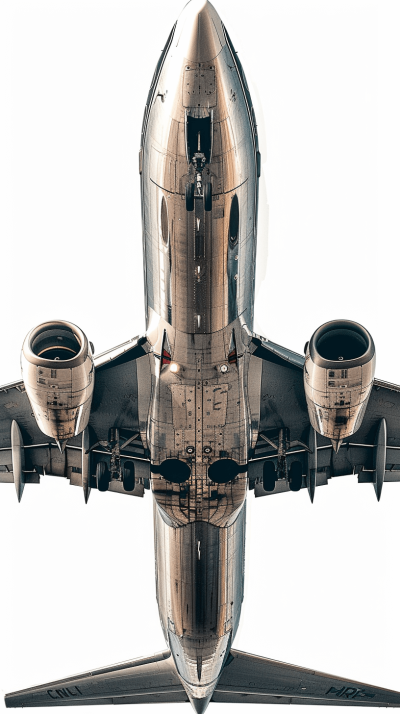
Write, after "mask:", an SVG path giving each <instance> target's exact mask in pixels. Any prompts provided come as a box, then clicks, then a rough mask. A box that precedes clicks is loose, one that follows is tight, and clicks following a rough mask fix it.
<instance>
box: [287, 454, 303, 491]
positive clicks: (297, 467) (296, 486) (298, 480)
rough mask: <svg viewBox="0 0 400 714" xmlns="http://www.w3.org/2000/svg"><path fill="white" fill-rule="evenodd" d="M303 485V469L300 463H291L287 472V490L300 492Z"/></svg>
mask: <svg viewBox="0 0 400 714" xmlns="http://www.w3.org/2000/svg"><path fill="white" fill-rule="evenodd" d="M302 483H303V467H302V464H301V461H293V463H292V465H291V467H290V471H289V488H290V490H291V491H300V489H301V485H302Z"/></svg>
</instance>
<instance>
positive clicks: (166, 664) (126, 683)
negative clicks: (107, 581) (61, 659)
mask: <svg viewBox="0 0 400 714" xmlns="http://www.w3.org/2000/svg"><path fill="white" fill-rule="evenodd" d="M180 701H188V699H187V695H186V692H185V690H184V689H183V687H182V684H181V682H180V680H179V677H178V675H177V673H176V669H175V666H174V663H173V660H172V657H171V653H170V651H169V650H166V651H165V652H160V653H159V654H157V655H154V656H153V657H147V658H142V659H135V660H132V661H129V662H123V663H121V664H116V665H113V666H111V667H105V668H103V669H98V670H94V671H92V672H85V673H83V674H78V675H76V676H73V677H66V678H65V679H59V680H57V681H55V682H48V683H47V684H43V685H41V686H38V687H30V688H28V689H23V690H21V691H19V692H12V693H10V694H6V696H5V703H6V707H9V708H15V707H46V706H47V707H50V706H77V705H82V704H88V705H90V704H136V703H137V704H143V703H146V702H180Z"/></svg>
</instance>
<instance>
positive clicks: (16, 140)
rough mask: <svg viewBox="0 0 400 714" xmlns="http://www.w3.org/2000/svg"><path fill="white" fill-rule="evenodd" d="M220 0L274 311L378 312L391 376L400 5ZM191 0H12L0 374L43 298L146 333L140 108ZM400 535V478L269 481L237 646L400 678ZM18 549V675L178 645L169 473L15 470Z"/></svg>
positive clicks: (6, 568)
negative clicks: (296, 486)
mask: <svg viewBox="0 0 400 714" xmlns="http://www.w3.org/2000/svg"><path fill="white" fill-rule="evenodd" d="M215 4H216V8H217V10H218V11H219V13H220V15H221V17H222V20H223V21H224V22H225V24H226V25H227V27H228V30H229V32H230V35H231V38H232V40H233V43H234V45H235V47H236V49H237V50H238V51H239V54H240V58H241V60H242V63H243V65H244V69H245V72H246V74H247V78H248V81H249V83H250V88H251V91H252V96H253V100H254V103H255V106H256V114H257V118H258V123H259V128H260V135H261V151H262V159H263V176H262V185H261V211H260V224H259V261H258V271H259V281H258V302H257V325H256V327H257V330H258V331H260V332H262V333H263V334H266V335H267V336H268V337H270V339H272V340H274V341H276V342H279V343H282V344H284V345H286V346H288V347H290V348H292V349H294V350H296V351H298V352H301V351H302V348H303V345H304V343H305V342H306V340H307V339H309V337H310V336H311V334H312V332H313V331H314V330H315V329H316V328H317V327H318V326H319V325H320V324H321V323H323V322H325V321H326V320H330V319H333V318H343V317H344V318H349V319H353V320H357V321H359V322H361V323H362V324H364V325H365V326H366V327H367V328H368V329H369V330H370V332H371V333H372V335H373V337H374V339H375V342H376V348H377V354H378V362H377V376H379V377H381V378H383V379H387V380H388V381H392V382H400V364H399V354H400V344H399V312H400V311H399V308H398V305H399V281H398V265H399V258H400V250H399V237H400V236H399V224H400V221H399V195H400V178H399V176H400V143H399V126H400V116H399V78H398V72H399V66H400V58H399V52H398V44H399V43H398V29H399V20H400V11H399V5H398V3H396V2H395V1H394V0H393V2H382V0H381V1H380V2H378V1H376V2H371V1H370V0H335V2H332V1H331V0H330V1H329V2H328V1H327V0H301V1H299V0H266V1H265V2H263V3H261V2H259V1H257V0H247V1H246V2H239V1H238V0H218V1H217V0H216V3H215ZM181 8H182V4H181V0H168V2H166V1H165V0H152V2H147V3H139V2H134V0H130V1H129V2H128V1H127V0H3V3H2V5H1V16H0V28H1V30H0V32H1V37H0V48H1V53H2V57H1V58H0V60H1V61H0V66H1V95H0V96H1V116H0V122H1V131H0V142H1V144H0V150H1V157H0V159H1V162H0V171H1V193H0V196H1V203H2V205H1V211H0V222H1V223H0V231H1V234H0V235H1V251H0V294H1V297H0V305H1V369H0V381H1V383H6V382H8V381H12V380H14V379H17V378H18V377H19V352H20V348H21V344H22V341H23V338H24V337H25V334H26V333H27V332H28V330H29V329H30V328H31V327H33V326H34V325H37V324H39V323H40V322H41V321H43V320H47V319H51V318H62V319H67V320H71V321H72V322H75V323H77V324H78V325H79V326H80V327H81V328H82V329H83V330H84V331H85V332H86V334H87V335H88V337H89V339H91V340H92V341H93V342H94V344H95V347H96V351H97V352H100V351H102V350H103V349H106V348H108V347H111V346H113V345H115V344H118V343H119V342H122V341H124V340H125V339H128V338H129V337H132V336H133V335H135V334H138V333H141V332H143V329H144V311H143V278H142V249H141V222H140V201H139V174H138V149H139V138H140V128H141V122H142V114H143V109H144V104H145V100H146V96H147V91H148V88H149V85H150V81H151V78H152V75H153V71H154V67H155V64H156V61H157V59H158V56H159V53H160V51H161V49H162V47H163V45H164V43H165V41H166V38H167V36H168V33H169V31H170V28H171V26H172V24H173V23H174V21H175V19H176V17H177V16H178V14H179V12H180V10H181ZM267 195H268V199H267ZM267 201H268V204H269V225H268V220H267V216H268V209H267ZM267 235H268V244H267ZM267 252H268V254H269V255H268V264H267V267H266V268H265V256H266V253H267ZM399 542H400V484H385V485H384V490H383V496H382V500H381V503H380V504H379V505H378V504H377V503H376V500H375V497H374V493H373V490H372V488H371V487H369V486H358V485H357V483H356V479H354V478H353V477H348V478H346V479H337V480H336V482H333V483H332V482H331V483H330V484H329V486H328V487H325V488H321V489H319V490H318V492H317V494H316V498H315V503H314V505H313V506H311V505H310V503H309V501H308V496H307V493H306V492H305V491H302V492H301V493H298V494H287V495H281V496H276V497H272V498H265V499H259V500H257V501H255V500H254V498H253V495H252V494H250V496H249V521H248V535H247V560H246V593H245V601H244V608H243V615H242V620H241V627H240V630H239V634H238V636H237V639H236V641H235V647H237V648H238V649H243V650H246V651H248V652H253V653H255V654H260V655H265V656H268V657H271V658H275V659H281V660H284V661H286V662H291V663H293V664H298V665H303V666H307V667H311V668H315V669H320V670H322V671H327V672H332V673H334V674H338V675H342V676H344V677H349V678H354V679H359V680H361V681H366V682H371V683H374V684H377V685H380V686H384V687H389V688H393V689H400V669H399V663H400V652H399V644H398V643H399V639H400V608H399V597H400V579H399V560H400V555H399V549H400V543H399ZM0 563H1V581H0V688H1V690H3V692H6V691H13V690H16V689H20V688H23V687H25V686H29V685H33V684H38V683H41V682H45V681H49V680H51V679H55V678H58V677H64V676H67V675H70V674H73V673H76V672H80V671H84V670H87V669H92V668H95V667H97V666H102V665H106V664H111V663H113V662H117V661H121V660H124V659H130V658H133V657H140V656H145V655H148V654H151V653H153V652H155V651H159V650H161V649H163V648H164V646H165V645H164V641H163V638H162V634H161V628H160V625H159V621H158V613H157V608H156V602H155V585H154V561H153V535H152V504H151V497H150V495H149V494H148V493H147V494H146V497H145V498H144V499H143V501H142V500H139V499H134V498H122V497H120V496H118V495H114V494H108V495H105V494H100V493H97V492H94V493H92V495H91V498H90V502H89V504H88V505H87V506H85V505H84V503H83V495H82V492H81V490H80V489H77V488H70V487H69V486H68V484H67V483H66V482H64V481H57V480H55V479H50V478H44V479H42V486H41V488H37V487H34V486H31V487H27V488H26V490H25V493H24V496H23V500H22V503H21V504H20V505H18V504H17V500H16V496H15V492H14V489H13V487H12V486H7V485H4V486H2V488H1V494H0ZM0 706H2V705H0ZM188 707H189V705H187V706H186V709H185V710H186V711H188ZM210 707H211V709H214V708H216V705H210ZM224 708H225V710H226V711H228V709H229V711H230V710H231V709H236V710H238V711H239V708H240V710H241V711H242V712H244V710H245V708H246V707H245V705H234V706H228V705H219V709H220V710H221V714H222V710H223V709H224ZM167 709H169V710H170V711H171V712H172V711H175V706H169V707H168V706H167V705H163V711H164V712H166V711H167ZM183 709H184V707H183V706H182V710H183ZM211 709H210V711H211ZM102 710H103V712H104V711H105V709H104V708H103V709H102ZM137 711H138V714H139V707H138V708H137ZM146 711H149V710H146ZM160 711H161V708H160ZM314 711H315V710H314Z"/></svg>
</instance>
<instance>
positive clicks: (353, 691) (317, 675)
mask: <svg viewBox="0 0 400 714" xmlns="http://www.w3.org/2000/svg"><path fill="white" fill-rule="evenodd" d="M281 699H284V700H285V701H281ZM289 700H290V701H289ZM212 701H221V702H222V701H223V702H243V701H248V702H254V703H276V704H324V705H325V704H330V705H334V706H341V705H349V704H351V705H356V706H368V707H371V706H385V707H400V692H395V691H392V690H390V689H382V688H380V687H374V686H371V685H369V684H363V683H361V682H354V681H352V680H350V679H341V678H339V677H335V676H332V675H330V674H324V673H323V672H316V671H314V670H310V669H306V668H304V667H296V666H294V665H291V664H285V663H284V662H277V661H276V660H272V659H267V658H266V657H257V656H255V655H250V654H247V653H246V652H240V651H238V650H231V653H230V657H229V658H228V660H227V664H226V665H225V667H224V669H223V670H222V674H221V677H220V679H219V682H218V685H217V687H216V690H215V692H214V695H213V698H212Z"/></svg>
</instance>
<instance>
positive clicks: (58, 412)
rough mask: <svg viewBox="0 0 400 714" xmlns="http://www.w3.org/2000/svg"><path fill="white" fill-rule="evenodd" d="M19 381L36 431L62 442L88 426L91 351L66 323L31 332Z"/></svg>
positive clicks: (85, 340) (25, 348) (92, 367)
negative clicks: (21, 379)
mask: <svg viewBox="0 0 400 714" xmlns="http://www.w3.org/2000/svg"><path fill="white" fill-rule="evenodd" d="M21 368H22V378H23V380H24V384H25V389H26V393H27V395H28V397H29V401H30V403H31V407H32V411H33V414H34V416H35V419H36V421H37V424H38V426H39V429H41V431H42V432H43V433H44V434H46V435H47V436H50V437H51V438H53V439H56V440H57V441H58V442H63V441H65V440H66V439H71V438H72V437H73V436H76V435H77V434H80V433H81V432H82V431H83V430H84V429H85V427H86V426H87V423H88V421H89V415H90V408H91V403H92V396H93V388H94V364H93V355H92V348H91V346H90V344H89V342H88V340H87V337H86V335H85V334H84V333H83V332H82V330H80V329H79V327H76V325H73V324H72V323H70V322H64V321H63V320H57V321H53V322H44V323H43V324H42V325H39V326H38V327H35V328H34V329H33V330H31V332H29V334H28V335H27V337H26V338H25V342H24V344H23V347H22V354H21Z"/></svg>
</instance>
